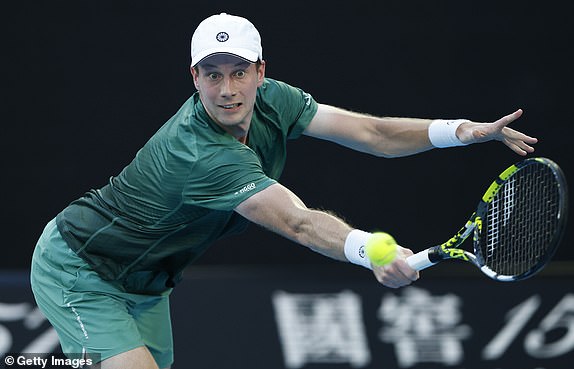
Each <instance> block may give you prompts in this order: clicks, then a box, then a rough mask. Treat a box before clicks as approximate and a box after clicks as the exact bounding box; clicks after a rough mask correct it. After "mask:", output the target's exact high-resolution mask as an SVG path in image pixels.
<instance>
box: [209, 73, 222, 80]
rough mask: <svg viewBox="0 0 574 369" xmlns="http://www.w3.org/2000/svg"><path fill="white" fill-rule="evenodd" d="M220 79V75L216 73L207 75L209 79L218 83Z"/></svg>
mask: <svg viewBox="0 0 574 369" xmlns="http://www.w3.org/2000/svg"><path fill="white" fill-rule="evenodd" d="M219 77H220V75H219V73H215V72H213V73H209V74H208V75H207V78H209V79H210V80H211V81H217V80H218V79H219Z"/></svg>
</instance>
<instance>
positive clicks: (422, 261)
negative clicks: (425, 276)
mask: <svg viewBox="0 0 574 369" xmlns="http://www.w3.org/2000/svg"><path fill="white" fill-rule="evenodd" d="M406 262H407V264H408V265H409V266H410V267H411V268H413V269H414V270H423V269H426V268H428V267H430V266H433V265H435V264H436V263H433V262H432V261H430V259H429V250H428V249H427V250H423V251H421V252H417V253H416V254H414V255H411V256H409V257H408V258H407V259H406Z"/></svg>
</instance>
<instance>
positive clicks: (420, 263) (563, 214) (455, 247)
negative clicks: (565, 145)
mask: <svg viewBox="0 0 574 369" xmlns="http://www.w3.org/2000/svg"><path fill="white" fill-rule="evenodd" d="M535 162H539V163H542V164H544V165H546V166H547V167H548V168H550V169H551V170H552V171H553V174H554V176H555V178H556V179H557V182H558V191H559V199H560V203H559V204H558V209H559V212H558V227H557V231H556V233H557V234H558V236H557V237H554V238H553V240H552V243H551V245H549V247H548V248H547V252H546V253H545V254H544V257H542V258H541V259H540V260H539V261H538V263H537V264H536V265H535V266H534V267H533V268H531V269H529V270H528V271H526V272H524V273H522V274H519V275H503V274H499V273H497V272H495V271H493V270H492V269H490V268H489V267H488V266H486V265H485V263H484V259H483V257H482V256H481V251H480V249H479V247H478V238H479V235H480V232H481V230H482V219H484V218H485V216H486V213H487V209H488V205H489V204H490V203H491V202H492V200H493V199H494V197H495V196H496V194H497V193H498V191H499V190H500V189H501V188H502V185H503V184H504V183H505V182H506V181H507V180H508V179H509V178H510V177H512V175H513V174H514V173H516V172H517V171H519V170H520V169H522V168H523V167H526V166H528V165H531V164H533V163H535ZM567 212H568V190H567V184H566V179H565V176H564V173H563V172H562V170H561V169H560V167H559V166H558V165H557V164H556V163H554V162H553V161H552V160H550V159H547V158H530V159H526V160H523V161H521V162H519V163H516V164H513V165H511V166H510V167H508V168H507V169H506V170H505V171H503V172H502V173H501V174H500V175H499V176H498V178H496V180H495V181H493V182H492V183H491V185H490V186H489V187H488V189H487V190H486V192H485V193H484V195H483V196H482V198H481V200H480V202H479V204H478V206H477V210H476V211H475V212H474V213H473V214H472V215H471V216H470V218H469V220H468V221H467V222H466V224H465V225H464V226H463V227H462V228H461V229H460V230H459V231H458V232H457V233H456V234H455V235H454V236H453V237H451V238H450V239H449V240H448V241H446V242H444V243H442V244H440V245H436V246H432V247H430V248H428V249H426V250H423V251H421V252H419V253H417V254H414V255H412V256H410V257H408V258H407V263H408V264H409V266H410V267H411V268H413V269H415V270H423V269H426V268H428V267H430V266H433V265H435V264H437V263H439V262H441V261H443V260H446V259H457V260H462V261H466V262H470V263H472V264H474V265H475V266H476V267H478V268H479V269H480V270H481V271H482V272H483V273H484V274H486V275H487V276H488V277H490V278H492V279H494V280H497V281H503V282H512V281H519V280H523V279H526V278H529V277H531V276H533V275H534V274H536V273H538V272H539V271H540V270H541V269H542V268H543V267H544V265H546V263H547V262H548V261H549V260H550V259H551V258H552V256H553V255H554V253H555V252H556V249H557V248H558V245H559V244H560V242H561V241H562V238H563V236H564V233H565V227H566V218H567ZM471 233H472V234H473V235H474V236H473V241H474V242H473V246H474V253H472V252H469V251H467V250H464V249H461V248H459V246H460V245H461V244H462V243H463V242H464V241H465V240H466V239H467V238H468V237H469V236H470V234H471Z"/></svg>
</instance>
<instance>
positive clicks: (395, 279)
mask: <svg viewBox="0 0 574 369" xmlns="http://www.w3.org/2000/svg"><path fill="white" fill-rule="evenodd" d="M235 211H236V212H238V213H239V214H241V215H242V216H243V217H245V218H247V219H249V220H250V221H251V222H253V223H256V224H258V225H260V226H262V227H265V228H267V229H269V230H271V231H273V232H275V233H278V234H280V235H282V236H283V237H286V238H288V239H290V240H292V241H294V242H297V243H299V244H301V245H304V246H307V247H309V248H310V249H312V250H314V251H315V252H318V253H320V254H322V255H325V256H328V257H331V258H333V259H337V260H341V261H351V262H355V261H353V260H350V259H349V249H348V248H347V250H345V249H346V247H345V245H346V243H348V236H349V234H350V233H351V231H353V228H352V227H351V226H350V225H348V224H347V223H346V222H344V221H343V220H341V219H340V218H339V217H337V216H335V215H333V214H331V213H329V212H326V211H320V210H315V209H309V208H307V206H305V204H304V203H303V201H301V199H299V197H297V196H296V195H295V194H294V193H293V192H291V191H290V190H289V189H287V188H286V187H284V186H282V185H281V184H274V185H271V186H269V187H268V188H266V189H264V190H262V191H260V192H258V193H256V194H254V195H253V196H251V197H249V198H248V199H247V200H245V201H243V202H242V203H241V204H239V206H238V207H237V208H236V209H235ZM360 232H361V231H359V233H360ZM362 233H363V234H364V236H365V237H368V235H369V234H368V233H367V232H362ZM412 254H413V253H412V251H411V250H409V249H406V248H403V247H401V246H398V253H397V258H396V259H395V261H394V262H393V263H392V264H389V265H387V266H384V267H372V266H371V265H370V263H369V262H368V260H367V261H366V263H362V262H355V263H357V264H360V265H363V266H365V267H368V268H372V269H373V272H374V274H375V276H376V278H377V280H378V281H379V282H381V283H382V284H383V285H385V286H387V287H391V288H397V287H401V286H405V285H407V284H410V283H412V282H413V281H414V280H416V279H418V277H419V274H418V272H416V271H414V270H413V269H411V268H410V267H409V266H408V265H407V264H406V262H405V259H406V257H408V256H410V255H412ZM351 259H352V258H351Z"/></svg>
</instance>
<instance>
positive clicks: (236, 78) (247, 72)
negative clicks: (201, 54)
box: [191, 54, 265, 138]
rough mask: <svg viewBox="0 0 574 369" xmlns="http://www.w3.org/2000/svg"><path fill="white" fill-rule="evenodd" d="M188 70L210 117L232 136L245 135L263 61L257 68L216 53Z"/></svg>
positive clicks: (261, 79)
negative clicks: (195, 67)
mask: <svg viewBox="0 0 574 369" xmlns="http://www.w3.org/2000/svg"><path fill="white" fill-rule="evenodd" d="M191 74H192V75H193V82H194V84H195V87H196V88H197V90H198V91H199V96H200V99H201V102H202V103H203V106H204V107H205V110H207V113H208V114H209V116H210V117H211V119H213V121H214V122H215V123H217V124H218V125H219V126H221V127H222V128H223V129H224V130H225V131H227V132H228V133H230V134H231V135H233V136H234V137H236V138H240V137H245V136H246V135H247V131H248V130H249V126H250V123H251V117H252V116H253V107H254V105H255V97H256V93H257V87H259V86H261V85H262V84H263V78H264V76H265V63H264V62H261V66H259V68H257V66H256V65H255V64H254V63H250V62H248V61H245V60H243V59H241V58H238V57H235V56H232V55H226V54H217V55H214V56H211V57H209V58H207V59H205V60H203V61H201V62H200V63H199V64H198V70H197V71H196V70H195V69H193V68H192V69H191Z"/></svg>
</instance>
